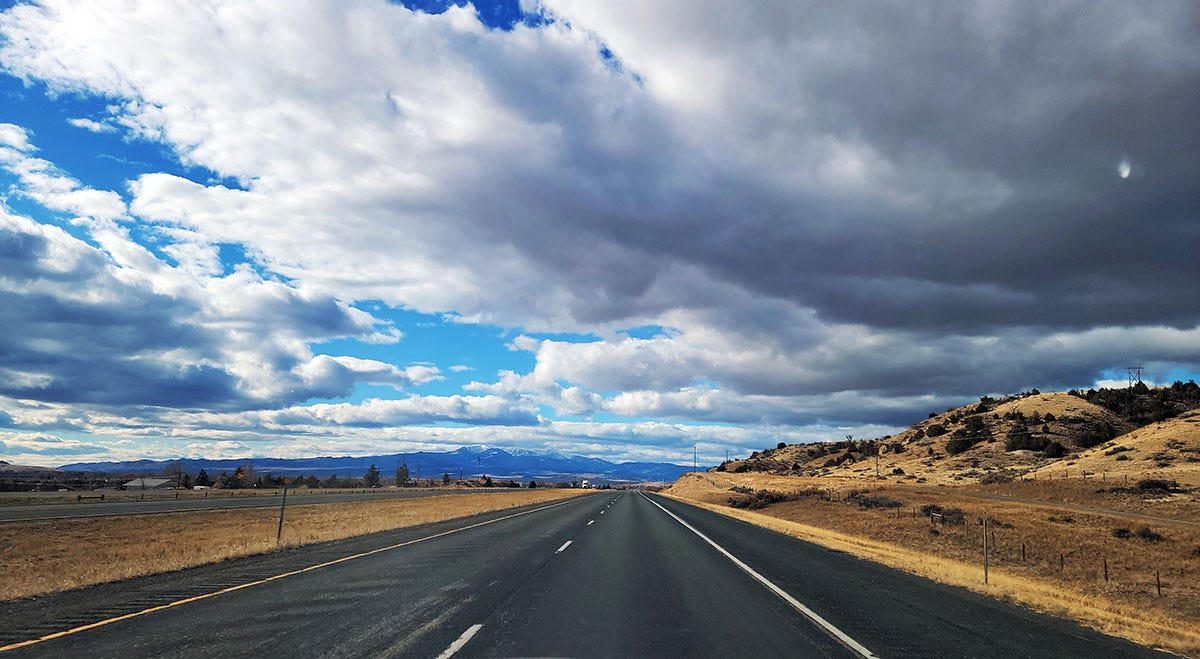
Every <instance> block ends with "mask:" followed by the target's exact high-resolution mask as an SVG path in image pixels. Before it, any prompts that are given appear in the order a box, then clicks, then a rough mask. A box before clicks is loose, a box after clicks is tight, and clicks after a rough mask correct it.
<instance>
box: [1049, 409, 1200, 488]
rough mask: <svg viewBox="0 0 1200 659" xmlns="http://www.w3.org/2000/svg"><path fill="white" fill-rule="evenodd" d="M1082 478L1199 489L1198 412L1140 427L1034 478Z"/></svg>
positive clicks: (1058, 462)
mask: <svg viewBox="0 0 1200 659" xmlns="http://www.w3.org/2000/svg"><path fill="white" fill-rule="evenodd" d="M1083 475H1090V476H1097V477H1102V478H1105V479H1106V480H1109V479H1111V480H1113V481H1114V482H1116V481H1117V480H1118V479H1120V480H1121V482H1124V481H1125V480H1142V479H1147V478H1150V479H1158V480H1164V481H1174V482H1175V483H1177V484H1178V485H1180V486H1183V487H1200V410H1192V411H1190V412H1186V413H1184V414H1183V415H1181V416H1179V417H1177V418H1174V419H1168V420H1166V421H1161V422H1158V423H1152V424H1150V425H1147V426H1143V427H1141V428H1138V429H1137V430H1134V431H1132V432H1129V433H1126V434H1124V435H1121V436H1119V437H1117V438H1115V439H1113V440H1111V441H1108V442H1105V443H1104V444H1101V445H1100V446H1097V447H1095V448H1091V449H1088V450H1086V451H1082V452H1080V453H1078V454H1076V455H1073V456H1070V458H1069V459H1066V460H1059V461H1056V462H1054V463H1051V464H1047V465H1045V466H1044V467H1042V468H1040V469H1039V470H1038V471H1037V472H1036V473H1035V477H1037V478H1057V477H1062V476H1065V477H1075V476H1083Z"/></svg>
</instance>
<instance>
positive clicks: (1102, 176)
mask: <svg viewBox="0 0 1200 659" xmlns="http://www.w3.org/2000/svg"><path fill="white" fill-rule="evenodd" d="M748 11H750V12H751V13H753V12H757V15H755V16H753V17H752V18H748V19H746V23H744V24H736V23H735V24H733V25H730V26H728V31H727V32H725V33H722V32H721V29H714V32H715V33H717V34H719V35H720V38H719V39H714V41H713V43H712V44H711V46H712V48H713V51H714V52H713V53H712V54H713V57H714V58H720V57H722V56H725V55H729V56H730V57H732V58H734V59H735V62H736V63H737V64H739V65H745V66H747V67H748V68H746V69H744V70H742V69H739V70H738V74H739V75H744V76H745V77H746V78H747V79H748V80H751V81H754V80H757V81H758V83H759V84H758V85H757V86H752V85H751V84H750V83H746V88H748V89H753V90H754V91H755V92H758V93H760V94H761V97H758V98H751V99H725V102H726V108H727V111H728V113H730V114H736V113H741V114H737V119H736V120H733V121H727V122H726V123H720V122H718V125H717V126H716V129H720V128H723V127H725V126H727V125H734V126H735V127H736V129H737V130H739V131H741V136H742V137H744V139H745V142H744V144H743V146H744V147H745V148H746V149H747V150H751V151H753V150H755V149H758V148H761V147H763V144H764V143H767V142H769V141H770V140H772V139H778V140H781V143H782V144H783V145H784V146H794V149H793V150H791V151H790V152H785V153H782V154H777V155H774V156H772V159H770V160H765V161H764V160H759V161H755V164H758V165H762V166H768V167H769V166H778V167H782V168H794V167H797V166H798V165H802V164H803V160H804V159H805V158H821V157H823V156H824V155H827V154H825V153H823V152H821V151H820V150H819V149H814V148H813V147H812V146H811V143H812V141H813V140H818V139H827V140H834V141H842V142H845V143H847V144H859V145H861V146H862V147H864V148H866V149H869V155H870V156H872V157H876V158H878V159H879V160H880V161H881V162H883V163H885V164H886V165H887V168H888V169H889V171H891V172H892V173H891V175H890V178H888V179H887V180H881V181H879V182H878V183H877V184H873V186H874V187H871V186H868V187H866V188H864V189H862V190H861V194H856V195H851V196H850V197H848V198H847V197H842V196H839V195H838V194H836V193H835V192H834V191H832V190H822V189H820V188H819V187H816V188H814V187H811V186H807V187H806V186H804V185H797V186H796V187H795V188H789V187H787V186H784V185H778V184H774V183H765V182H764V179H763V177H762V176H761V175H762V174H763V171H762V170H759V169H746V168H745V166H744V164H739V163H738V162H736V161H737V158H736V157H731V158H729V159H728V160H726V161H722V160H719V159H714V160H708V161H705V159H704V158H703V156H702V155H701V154H703V153H704V151H703V149H702V148H697V147H696V145H694V144H692V145H686V144H681V142H686V141H687V139H688V138H690V139H692V140H694V141H700V142H701V147H702V146H703V140H705V139H712V138H715V137H716V136H714V135H704V134H701V135H698V136H680V135H678V134H675V133H673V132H672V131H671V130H667V129H665V128H664V127H663V126H664V123H665V122H660V121H659V117H658V116H657V115H656V114H655V113H654V112H653V111H651V110H649V109H647V108H645V107H643V106H641V105H639V104H638V103H637V102H636V100H631V101H628V108H626V110H627V111H626V112H625V114H623V115H621V116H619V117H618V118H616V119H613V118H612V117H608V118H607V119H608V121H607V123H605V124H604V125H605V126H606V127H613V126H614V125H615V127H616V128H617V130H618V132H620V131H622V130H625V129H626V126H627V125H633V126H636V129H635V128H629V129H628V131H629V132H636V130H641V131H642V132H641V133H637V134H638V135H639V137H640V138H642V139H638V140H634V141H630V142H618V143H613V142H610V141H605V140H604V139H603V137H602V136H599V134H598V133H594V132H590V131H588V130H587V126H589V125H594V124H597V123H599V122H597V121H595V120H594V117H592V116H591V115H590V114H589V113H588V112H586V111H585V109H583V108H579V107H576V106H575V105H574V104H572V103H570V102H569V101H562V102H559V103H558V104H557V107H555V105H556V104H555V101H554V100H552V99H549V94H548V93H546V94H545V96H546V97H547V101H548V102H547V105H548V106H550V107H553V108H554V111H553V112H551V113H550V114H552V115H553V116H554V117H555V118H557V119H558V120H559V121H561V122H562V123H564V124H565V125H567V126H571V127H573V128H575V129H577V130H580V131H581V132H582V133H583V134H584V135H587V136H588V137H589V138H590V139H586V140H584V139H579V140H574V141H572V142H571V143H570V148H569V149H566V153H569V154H571V155H569V156H565V157H566V158H567V160H565V161H564V162H563V163H562V164H564V165H565V168H564V169H562V170H557V171H556V172H555V173H554V177H555V178H554V179H553V180H544V181H531V180H529V179H528V178H524V177H525V176H527V175H528V173H525V172H520V171H515V172H510V173H509V175H510V176H511V177H512V180H509V181H508V182H506V184H505V185H506V187H509V188H511V189H514V190H520V189H527V190H533V189H537V190H538V191H539V193H538V200H539V201H538V204H537V206H538V208H539V210H540V217H539V213H538V212H537V211H535V212H534V213H532V214H531V213H529V212H528V210H529V209H528V208H526V207H524V206H522V207H521V208H520V209H514V212H513V215H512V216H511V218H512V219H513V221H512V222H506V223H504V224H503V226H504V227H505V228H506V229H508V230H510V232H509V233H508V234H507V235H508V238H509V239H510V240H513V241H514V242H515V243H516V244H517V245H518V246H519V247H520V248H522V249H523V251H524V253H525V254H526V255H527V256H529V257H530V258H532V259H535V260H539V261H542V262H543V263H544V264H545V267H547V269H549V270H552V271H555V272H557V273H559V274H561V275H565V276H566V277H567V281H568V282H569V283H571V284H572V285H573V289H574V290H575V291H576V292H577V293H578V297H577V302H578V304H576V305H575V306H574V307H573V308H572V311H573V313H574V315H575V317H576V318H579V319H581V320H587V321H596V320H600V319H603V318H606V317H608V318H619V317H620V316H621V315H622V314H623V313H628V311H629V308H630V307H631V306H636V304H637V301H638V300H639V299H640V298H641V296H642V295H643V294H644V293H645V292H646V290H647V289H648V288H649V286H650V285H651V284H652V282H653V281H654V280H655V278H656V276H657V275H658V274H659V272H660V268H661V265H662V264H663V263H666V262H670V261H672V260H678V261H680V262H684V263H690V264H697V265H699V266H700V267H702V268H703V269H704V270H705V271H706V272H709V273H710V274H711V275H712V276H713V277H715V278H717V279H720V280H730V281H735V282H738V283H739V284H741V285H743V286H745V287H746V288H747V289H749V290H751V291H754V292H757V293H760V294H765V295H770V296H773V297H782V298H785V299H790V300H793V301H795V302H796V303H798V304H801V305H804V306H810V307H812V308H815V309H816V310H818V311H819V312H820V313H821V314H822V316H823V317H826V318H828V319H831V320H836V321H848V322H862V323H866V324H868V325H871V326H875V327H881V328H908V329H921V328H938V329H941V330H944V331H949V332H965V333H977V332H989V331H1002V329H1003V328H1005V327H1011V326H1039V327H1049V328H1057V327H1062V328H1074V329H1081V328H1087V327H1093V326H1098V325H1110V324H1117V325H1121V324H1129V323H1133V322H1136V323H1141V324H1166V325H1171V326H1175V327H1190V326H1194V325H1195V324H1196V323H1197V322H1200V293H1198V289H1200V287H1197V286H1196V285H1195V283H1196V282H1197V281H1200V258H1197V257H1196V255H1197V254H1200V230H1198V228H1197V227H1198V225H1200V219H1198V218H1200V195H1197V194H1195V191H1194V189H1195V181H1196V175H1195V172H1197V171H1200V124H1198V123H1197V122H1196V120H1195V117H1197V116H1200V47H1198V46H1197V42H1196V40H1195V21H1194V16H1193V13H1194V10H1192V9H1190V8H1189V7H1188V6H1187V5H1186V4H1184V3H1179V4H1159V5H1154V6H1151V7H1145V6H1138V7H1133V6H1128V5H1121V4H1097V3H1069V4H1061V3H1057V4H1055V5H1049V6H1043V5H1041V4H1037V3H1016V4H1007V3H1005V4H999V3H998V4H996V5H994V6H989V5H987V4H982V5H981V4H971V3H949V4H947V3H936V4H918V5H915V6H909V5H904V6H902V7H901V6H887V5H884V6H881V5H877V4H869V5H860V4H851V5H837V6H836V7H830V6H828V5H820V6H800V5H789V6H788V7H786V8H778V7H776V8H773V9H771V10H766V9H763V8H761V7H760V8H757V9H755V10H748ZM700 20H703V19H700ZM739 30H742V32H739ZM763 32H766V33H768V34H769V35H770V37H771V38H772V39H773V42H772V46H773V47H774V50H773V51H771V53H770V54H771V55H774V56H777V57H788V56H789V55H791V56H794V59H792V60H790V61H789V62H788V64H787V66H785V67H780V66H779V65H778V62H775V61H770V60H762V59H755V58H753V57H751V56H746V57H744V58H741V59H738V57H739V55H738V54H737V53H736V51H735V49H734V48H733V47H732V46H731V45H730V44H731V43H736V41H737V39H738V38H739V37H743V36H744V37H746V38H747V39H750V38H752V36H754V37H761V36H762V34H763ZM704 38H705V37H704V36H701V35H697V36H696V39H697V40H699V41H702V40H703V39H704ZM702 45H704V44H702ZM818 45H819V46H820V47H818ZM722 48H724V49H725V50H724V51H722V50H721V49H722ZM617 54H618V56H620V54H621V53H620V52H619V51H618V52H617ZM780 70H782V71H784V72H785V73H786V75H785V76H781V77H779V78H768V76H769V74H773V73H776V72H778V71H780ZM649 75H652V72H651V73H650V74H649ZM521 91H523V92H524V91H530V90H529V89H526V88H521ZM735 91H736V89H735ZM531 93H533V94H534V96H537V95H538V91H537V90H536V89H535V90H532V92H531ZM781 107H782V108H784V110H783V111H780V110H779V108H781ZM789 107H791V108H794V110H795V111H794V112H789V111H788V109H787V108H789ZM760 108H763V109H761V110H760ZM766 108H770V110H767V109H766ZM542 111H543V112H545V111H546V110H545V108H544V107H543V109H542ZM593 114H594V113H593ZM564 118H565V120H564ZM681 147H682V148H681ZM713 148H714V149H718V150H719V149H721V148H723V146H714V147H713ZM665 154H672V155H665ZM718 154H719V151H718ZM728 155H730V156H738V155H740V154H736V153H729V154H728ZM697 156H701V157H699V158H698V157H697ZM1123 158H1128V159H1130V160H1131V162H1132V163H1133V171H1132V175H1131V176H1130V178H1128V179H1121V178H1120V177H1118V175H1117V167H1118V163H1119V162H1120V161H1121V160H1122V159H1123ZM800 183H801V184H802V183H803V181H800ZM897 200H899V201H897ZM493 210H495V209H493ZM501 210H502V209H501ZM518 214H520V217H519V218H518V217H517V215H518ZM610 246H611V247H610ZM616 246H619V248H618V247H616ZM649 255H655V257H656V258H649ZM609 302H611V304H608V303H609Z"/></svg>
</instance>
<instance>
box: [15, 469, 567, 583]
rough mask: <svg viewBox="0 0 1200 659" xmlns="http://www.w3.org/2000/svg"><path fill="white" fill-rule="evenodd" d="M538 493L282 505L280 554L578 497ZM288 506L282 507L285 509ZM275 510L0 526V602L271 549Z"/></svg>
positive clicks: (553, 491)
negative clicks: (290, 549) (301, 547)
mask: <svg viewBox="0 0 1200 659" xmlns="http://www.w3.org/2000/svg"><path fill="white" fill-rule="evenodd" d="M586 493H587V491H586V490H570V489H541V490H518V491H511V492H486V493H479V494H458V495H446V496H432V497H422V498H405V499H386V500H381V501H365V502H352V503H330V504H320V505H297V506H294V507H293V506H290V505H289V506H288V509H287V516H286V520H285V522H284V528H283V539H282V546H284V547H295V546H299V545H306V544H312V543H317V542H324V541H327V540H338V539H341V538H348V537H352V536H357V535H365V534H368V533H375V532H378V531H387V530H392V529H398V528H404V527H409V526H416V525H419V524H427V523H430V522H438V521H443V520H448V519H454V518H458V517H466V516H470V515H475V514H479V513H484V512H490V511H494V510H502V509H505V508H512V507H516V506H522V505H526V504H530V503H539V502H546V501H554V500H558V499H564V498H567V497H573V496H578V495H581V494H586ZM289 503H290V501H289ZM278 520H279V510H278V509H277V508H250V509H226V510H205V511H196V512H186V513H171V514H165V515H138V516H127V517H102V518H88V519H73V520H54V521H43V522H23V523H10V524H2V525H0V599H4V600H9V599H16V598H20V597H28V596H31V595H40V594H45V593H52V592H58V591H63V590H69V589H72V588H78V587H81V586H87V585H91V584H97V583H103V582H108V581H118V580H120V579H128V578H130V577H136V576H143V575H148V574H158V573H162V572H170V571H173V570H179V569H183V568H186V567H193V566H196V565H202V564H205V563H215V562H218V561H222V560H225V559H229V558H237V557H241V556H249V555H252V554H261V553H266V552H270V551H274V550H275V549H277V548H278V546H277V545H276V543H275V532H276V528H277V524H278Z"/></svg>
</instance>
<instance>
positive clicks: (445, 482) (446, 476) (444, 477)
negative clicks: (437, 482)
mask: <svg viewBox="0 0 1200 659" xmlns="http://www.w3.org/2000/svg"><path fill="white" fill-rule="evenodd" d="M449 484H450V472H448V471H447V472H445V473H443V474H442V485H449Z"/></svg>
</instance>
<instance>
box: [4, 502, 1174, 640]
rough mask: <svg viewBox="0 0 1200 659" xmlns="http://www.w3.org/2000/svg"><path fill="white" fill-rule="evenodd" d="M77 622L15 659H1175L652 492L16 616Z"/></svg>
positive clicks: (481, 521) (14, 630)
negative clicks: (252, 658)
mask: <svg viewBox="0 0 1200 659" xmlns="http://www.w3.org/2000/svg"><path fill="white" fill-rule="evenodd" d="M305 568H307V569H305ZM297 570H300V571H297ZM239 586H244V587H239ZM222 588H226V589H229V590H227V591H226V592H220V593H219V594H215V595H211V596H210V594H211V593H214V592H217V591H220V590H221V589H222ZM188 598H192V599H188ZM130 614H132V615H130ZM97 623H99V624H97ZM71 629H77V630H78V631H73V632H71V633H67V634H64V635H61V636H57V637H53V638H47V639H46V640H43V641H39V642H35V643H32V644H29V645H25V646H22V647H19V648H16V649H12V650H10V652H11V655H12V656H66V655H71V656H128V655H130V654H136V655H139V656H167V655H176V656H177V655H184V656H187V655H192V654H199V653H204V654H213V653H222V654H231V655H234V656H248V655H261V654H266V653H271V654H277V653H289V654H294V653H299V654H302V655H304V656H329V657H334V656H338V657H340V656H372V657H377V656H404V657H409V656H411V657H447V656H459V657H495V656H577V657H639V656H713V657H725V656H790V657H795V656H839V657H847V656H848V657H853V656H864V655H866V656H870V655H872V654H873V655H876V656H883V657H888V656H936V657H947V656H963V657H979V656H1005V657H1013V656H1055V657H1069V656H1076V657H1084V656H1087V657H1096V656H1156V655H1154V653H1152V652H1150V651H1148V650H1145V649H1143V648H1140V647H1138V646H1135V645H1133V644H1130V643H1127V642H1125V641H1121V640H1118V639H1113V638H1111V637H1106V636H1103V635H1101V634H1099V633H1097V632H1094V631H1091V630H1088V629H1085V628H1082V627H1079V626H1078V625H1075V624H1073V623H1070V622H1067V621H1064V620H1060V619H1056V618H1050V617H1046V616H1041V615H1037V614H1034V613H1031V612H1029V611H1026V610H1024V609H1020V608H1018V607H1014V606H1011V605H1007V604H1004V603H1001V602H998V601H994V600H991V599H988V598H985V597H982V596H979V595H976V594H973V593H970V592H967V591H964V590H961V589H956V588H950V587H946V586H942V585H939V584H935V583H932V582H930V581H927V580H924V579H920V578H917V577H913V576H910V575H906V574H903V573H900V572H897V571H895V570H891V569H888V568H884V567H881V566H878V565H874V564H871V563H867V562H864V561H861V560H858V559H855V558H853V557H850V556H847V555H845V554H840V553H836V552H831V551H829V550H826V549H823V548H820V547H816V546H814V545H810V544H807V543H804V542H801V541H798V540H795V539H793V538H789V537H786V536H783V535H780V534H777V533H774V532H771V531H767V530H764V529H761V528H758V527H754V526H751V525H748V524H745V523H743V522H740V521H737V520H732V519H729V518H726V517H723V516H720V515H716V514H714V513H711V512H708V511H705V510H701V509H698V508H694V507H692V506H687V505H684V504H680V503H678V502H675V501H671V500H668V499H664V498H661V497H656V496H654V495H649V496H647V495H643V494H641V493H639V492H624V493H616V492H612V493H610V492H604V493H598V494H594V495H591V496H586V497H580V498H576V499H570V500H566V501H564V502H558V503H553V504H541V505H537V506H528V507H525V508H522V509H518V510H514V511H502V512H497V513H490V514H487V515H481V516H477V517H473V518H470V519H468V520H459V521H455V522H447V523H441V524H436V525H429V526H425V527H421V528H417V529H406V530H403V531H397V532H392V533H386V534H377V535H374V536H368V537H365V538H358V539H352V540H349V541H339V542H337V543H327V544H325V545H319V546H316V547H312V548H304V549H298V550H292V551H288V552H282V553H279V554H273V555H270V556H264V557H255V558H250V559H244V560H241V561H230V562H226V563H223V564H220V565H218V566H207V567H203V568H196V569H193V570H187V571H184V572H181V573H176V574H175V575H168V576H161V577H152V578H145V579H139V580H132V581H130V582H124V583H122V584H110V585H106V586H97V587H93V588H88V589H85V590H82V591H77V592H75V593H66V594H62V595H57V596H52V597H47V598H41V599H39V600H32V601H26V602H16V603H9V604H0V645H3V644H4V643H11V642H13V641H19V640H24V639H33V638H37V637H39V636H43V635H47V636H48V635H51V634H52V633H53V632H60V631H67V630H71Z"/></svg>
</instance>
